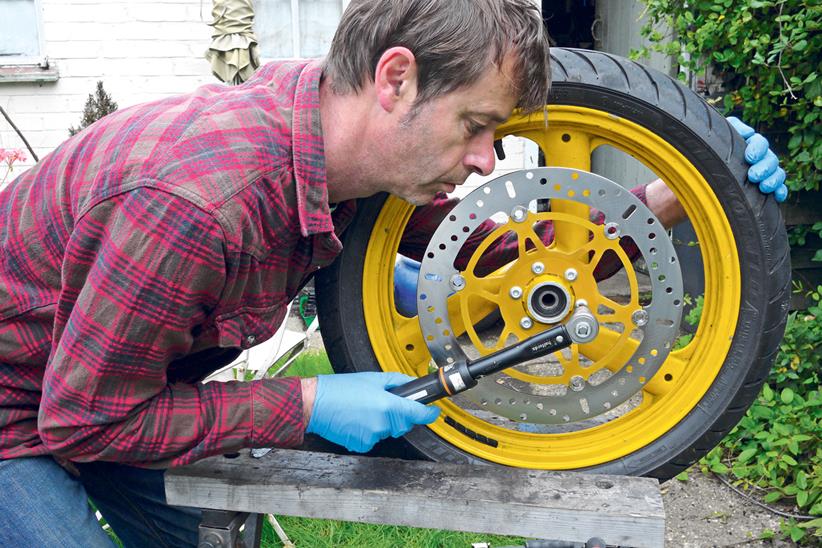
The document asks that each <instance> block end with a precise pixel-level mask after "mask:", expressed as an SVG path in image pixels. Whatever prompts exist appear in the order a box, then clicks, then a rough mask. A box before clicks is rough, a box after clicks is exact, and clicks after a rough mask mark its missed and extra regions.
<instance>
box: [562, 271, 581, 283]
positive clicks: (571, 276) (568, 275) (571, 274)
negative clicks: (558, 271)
mask: <svg viewBox="0 0 822 548" xmlns="http://www.w3.org/2000/svg"><path fill="white" fill-rule="evenodd" d="M577 276H578V274H577V271H576V270H574V269H573V268H569V269H568V270H566V271H565V279H566V280H568V281H569V282H573V281H574V280H576V279H577Z"/></svg>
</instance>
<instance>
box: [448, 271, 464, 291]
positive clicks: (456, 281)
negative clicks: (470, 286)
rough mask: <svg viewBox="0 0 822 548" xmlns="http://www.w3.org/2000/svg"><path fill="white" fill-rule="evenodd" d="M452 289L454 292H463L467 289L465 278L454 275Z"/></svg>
mask: <svg viewBox="0 0 822 548" xmlns="http://www.w3.org/2000/svg"><path fill="white" fill-rule="evenodd" d="M451 289H453V290H454V291H462V290H463V289H465V278H463V277H462V276H460V275H459V274H454V275H453V276H451Z"/></svg>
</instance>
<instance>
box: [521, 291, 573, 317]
mask: <svg viewBox="0 0 822 548" xmlns="http://www.w3.org/2000/svg"><path fill="white" fill-rule="evenodd" d="M571 301H572V298H571V294H570V293H569V292H568V289H567V288H566V287H565V286H564V285H563V284H562V283H560V282H555V281H539V282H537V283H535V284H534V285H533V286H532V287H531V289H530V290H529V291H528V297H527V299H526V301H525V302H526V306H527V307H528V313H529V314H530V315H531V317H532V318H534V319H535V320H536V321H538V322H540V323H544V324H554V323H557V322H560V321H562V320H563V319H564V318H565V316H567V315H568V311H569V310H571V304H572V303H571Z"/></svg>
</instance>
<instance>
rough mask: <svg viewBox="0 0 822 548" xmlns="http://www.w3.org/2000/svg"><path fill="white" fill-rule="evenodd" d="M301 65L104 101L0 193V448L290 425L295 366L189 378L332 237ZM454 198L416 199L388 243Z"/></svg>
mask: <svg viewBox="0 0 822 548" xmlns="http://www.w3.org/2000/svg"><path fill="white" fill-rule="evenodd" d="M319 80H320V70H319V68H318V66H317V65H315V64H306V63H305V62H287V63H276V64H269V65H266V66H265V67H263V68H261V69H260V70H259V71H258V72H257V73H256V74H255V76H254V77H253V79H252V80H250V81H249V82H247V83H245V84H243V85H241V86H237V87H225V86H222V85H211V86H205V87H202V88H200V89H199V90H197V91H196V92H194V93H191V94H188V95H183V96H179V97H174V98H169V99H165V100H162V101H159V102H154V103H149V104H145V105H139V106H135V107H132V108H128V109H124V110H121V111H118V112H115V113H113V114H111V115H109V116H107V117H106V118H105V119H104V120H102V121H100V122H98V123H97V124H94V125H93V126H92V127H90V128H88V129H87V130H86V131H83V132H82V133H80V134H79V135H77V136H76V137H74V138H72V139H70V140H68V141H66V142H65V143H64V144H63V145H61V146H60V147H59V148H58V149H56V150H55V151H54V152H53V153H52V154H50V155H49V156H48V157H46V158H44V159H43V160H42V161H41V162H40V163H39V164H37V166H35V167H34V168H32V169H31V170H29V171H28V172H26V173H24V174H23V175H22V176H20V177H19V178H18V179H17V180H15V181H14V182H13V183H11V184H10V185H9V186H8V187H7V188H6V189H5V190H3V191H2V192H0V219H3V222H2V223H0V252H2V255H0V458H13V457H22V456H34V455H43V454H48V453H54V454H57V455H60V456H62V457H65V458H69V459H71V460H75V461H89V460H98V459H99V460H112V461H119V462H128V463H135V464H144V465H152V466H169V465H181V464H185V463H188V462H192V461H195V460H198V459H201V458H204V457H207V456H210V455H214V454H220V453H227V452H232V451H236V450H238V449H240V448H244V447H266V446H293V445H297V444H299V443H301V442H302V438H303V432H304V428H305V425H304V424H303V417H302V395H301V391H300V384H299V381H298V380H297V379H264V380H260V381H254V382H228V383H208V384H201V383H199V382H197V381H198V380H199V379H201V378H202V377H203V376H205V375H206V374H208V373H209V372H211V371H213V370H215V369H217V368H219V367H220V366H222V365H225V364H227V363H229V362H230V361H231V360H232V359H234V358H235V357H236V356H237V355H238V354H239V352H240V350H239V349H244V348H248V347H250V346H253V345H254V344H256V343H259V342H262V341H263V340H265V339H267V338H269V337H271V336H272V335H273V333H274V332H275V331H276V329H277V328H278V326H279V325H280V323H281V321H282V320H283V317H284V314H285V310H286V304H287V303H288V302H289V301H290V299H291V298H293V296H294V295H295V294H296V293H297V292H298V290H299V288H300V287H301V285H302V284H303V283H304V282H305V280H306V279H307V278H308V277H309V276H311V275H312V273H313V272H314V271H316V270H317V269H319V268H321V267H323V266H325V265H327V264H329V263H331V262H332V261H333V259H334V258H335V257H336V255H337V254H338V253H339V252H340V250H341V244H340V241H339V238H338V236H339V234H340V233H341V232H342V230H344V229H345V227H346V226H347V225H348V223H349V222H350V221H351V219H352V217H353V215H354V212H355V210H356V205H355V203H354V202H353V201H352V202H345V203H342V204H340V205H339V206H338V207H337V208H336V209H335V210H334V212H333V214H332V213H331V212H330V211H329V206H328V200H327V190H326V181H325V162H324V151H323V140H322V134H321V127H320V113H319V109H318V107H319ZM455 203H456V200H449V199H447V198H446V197H445V196H440V197H438V199H437V200H436V201H435V203H434V205H433V206H429V207H424V208H418V209H417V211H416V212H415V213H414V215H413V217H412V219H411V222H410V223H409V227H410V230H409V231H408V233H407V234H406V236H405V237H404V239H403V244H402V247H401V251H402V252H404V253H406V254H407V255H409V256H412V257H419V256H420V255H421V254H422V253H423V251H424V250H425V246H426V245H427V242H428V239H430V235H431V234H432V233H433V231H434V230H435V229H436V227H437V225H438V224H439V222H440V221H441V220H442V219H443V218H444V217H445V215H446V214H447V213H448V211H449V210H450V209H451V208H452V207H453V206H454V205H455ZM493 229H494V225H493V223H490V222H489V223H486V224H484V225H483V226H482V227H481V228H480V229H479V230H478V231H477V232H476V234H474V235H473V236H472V242H473V244H474V245H476V244H477V243H479V242H480V241H482V239H483V238H484V236H485V234H487V233H488V232H490V231H491V230H493ZM541 229H542V230H544V232H543V239H544V240H545V241H546V243H547V242H549V241H550V240H551V239H552V238H553V232H552V230H551V226H550V223H546V224H543V225H542V227H541ZM471 247H472V246H471V245H469V246H468V249H467V250H466V254H465V256H468V254H469V253H470V252H471V249H470V248H471ZM516 253H517V246H516V241H510V242H502V243H501V244H500V245H498V246H496V247H495V248H494V249H493V251H492V254H493V255H494V261H493V262H495V263H498V264H503V263H504V262H506V261H507V260H511V259H512V258H515V256H516Z"/></svg>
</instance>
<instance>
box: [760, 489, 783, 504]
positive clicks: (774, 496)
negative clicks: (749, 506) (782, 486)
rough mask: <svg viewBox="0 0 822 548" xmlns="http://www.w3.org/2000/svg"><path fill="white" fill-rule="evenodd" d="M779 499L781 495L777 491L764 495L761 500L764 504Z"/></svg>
mask: <svg viewBox="0 0 822 548" xmlns="http://www.w3.org/2000/svg"><path fill="white" fill-rule="evenodd" d="M781 498H782V493H780V492H779V491H771V492H770V493H768V494H767V495H765V496H764V497H763V499H762V500H764V501H765V502H776V501H778V500H779V499H781Z"/></svg>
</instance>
